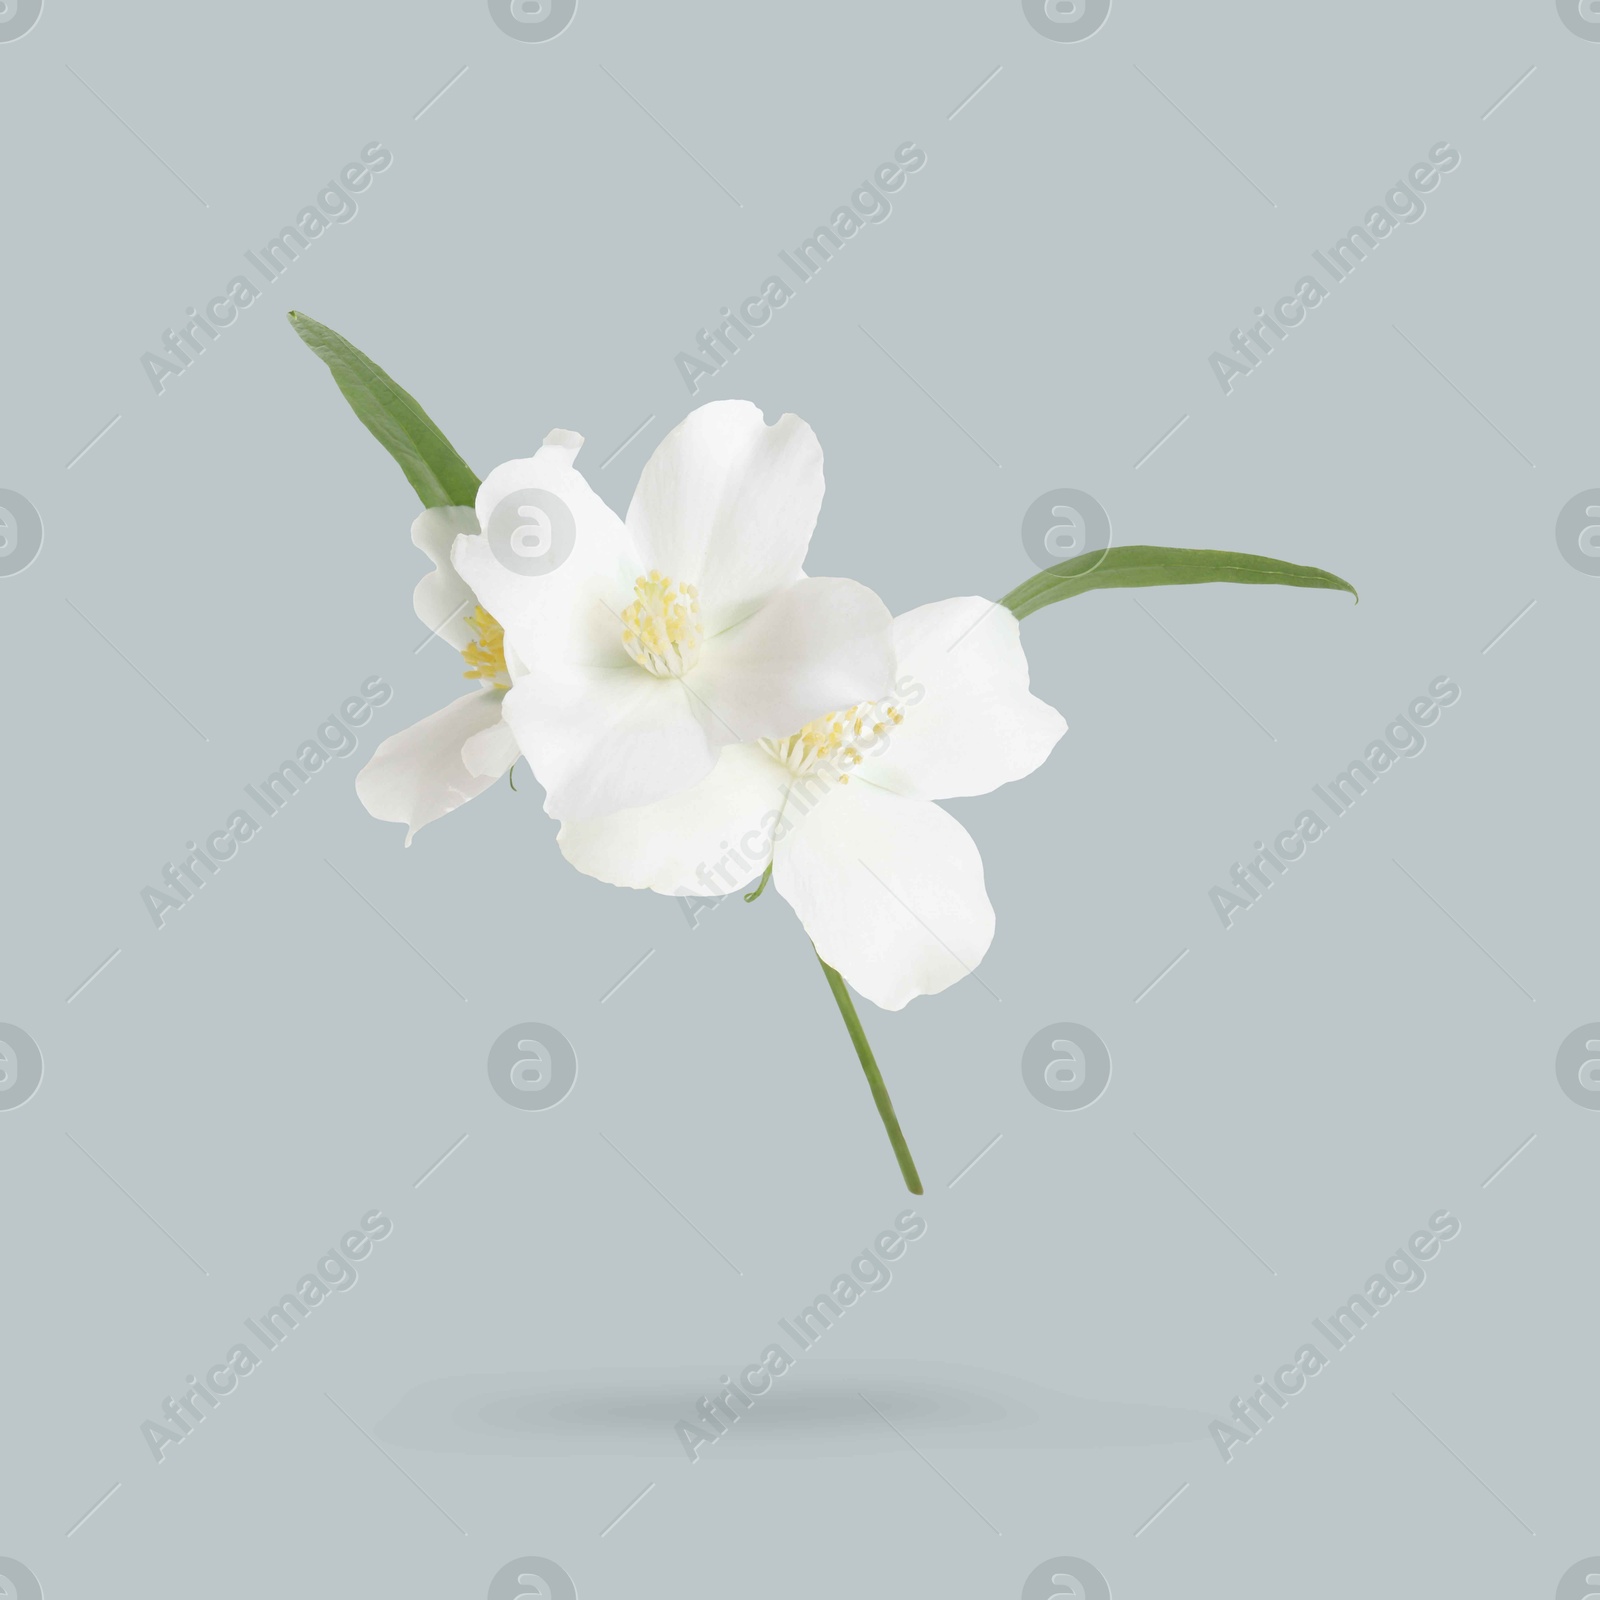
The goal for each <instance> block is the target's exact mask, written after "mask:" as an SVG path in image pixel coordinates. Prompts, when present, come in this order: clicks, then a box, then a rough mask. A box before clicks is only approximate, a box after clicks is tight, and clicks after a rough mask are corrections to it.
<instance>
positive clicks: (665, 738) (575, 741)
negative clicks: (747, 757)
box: [504, 656, 716, 820]
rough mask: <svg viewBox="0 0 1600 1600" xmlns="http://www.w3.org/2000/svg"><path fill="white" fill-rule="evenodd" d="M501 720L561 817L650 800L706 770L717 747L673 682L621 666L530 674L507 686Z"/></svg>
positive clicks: (549, 809) (686, 696)
mask: <svg viewBox="0 0 1600 1600" xmlns="http://www.w3.org/2000/svg"><path fill="white" fill-rule="evenodd" d="M504 714H505V719H506V722H507V724H508V726H509V727H510V728H511V731H512V732H513V733H514V734H515V735H516V740H517V744H518V746H519V747H520V748H521V750H522V753H523V755H525V756H526V757H527V758H528V765H529V766H530V767H532V768H533V775H534V777H535V778H537V779H538V780H539V782H540V783H541V784H543V785H544V790H545V806H544V808H545V810H546V811H547V812H548V813H549V814H550V815H551V816H552V817H560V818H562V819H563V820H568V819H572V818H579V817H601V816H606V815H608V814H609V813H611V812H613V811H624V810H626V809H627V808H628V807H630V806H644V805H650V804H652V803H653V802H655V801H657V800H661V799H664V798H665V797H666V796H667V795H670V794H675V793H677V791H678V790H680V789H687V788H690V787H691V786H692V785H694V784H696V783H698V782H699V781H700V780H701V779H702V778H703V777H705V775H706V774H707V773H708V772H710V770H711V768H712V767H713V765H715V762H716V751H715V748H714V746H713V743H712V741H711V739H710V738H709V737H708V735H707V733H706V730H705V728H704V727H703V726H702V723H701V712H700V710H699V708H698V707H697V706H696V704H695V702H694V700H693V699H692V698H691V697H690V695H689V694H688V693H687V692H686V691H685V689H684V686H683V682H682V680H681V679H678V678H657V677H654V676H652V675H651V674H650V673H648V672H646V671H645V670H644V669H643V668H642V667H638V666H635V665H634V663H633V662H632V661H629V660H628V659H627V657H625V656H624V657H623V664H622V666H621V667H616V668H606V667H598V668H597V667H583V666H579V667H575V668H568V669H566V670H563V671H561V672H555V671H550V672H541V671H537V670H536V671H535V672H534V673H533V674H532V675H531V676H529V677H526V678H521V679H519V680H518V681H517V683H516V684H515V685H513V687H512V689H511V692H510V693H509V694H508V695H507V696H506V698H505V706H504Z"/></svg>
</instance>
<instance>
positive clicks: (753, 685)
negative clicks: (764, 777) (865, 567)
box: [688, 578, 894, 740]
mask: <svg viewBox="0 0 1600 1600" xmlns="http://www.w3.org/2000/svg"><path fill="white" fill-rule="evenodd" d="M890 628H891V622H890V617H889V611H888V608H887V607H886V606H885V605H884V603H883V602H882V601H881V600H880V599H879V598H878V597H877V595H875V594H874V593H873V592H872V590H870V589H869V588H867V587H866V586H865V585H864V584H860V583H856V582H854V581H853V580H852V579H850V578H802V579H801V580H800V581H799V582H798V583H796V584H794V585H792V586H791V587H790V588H787V589H785V590H784V591H783V592H782V593H781V594H780V595H778V596H777V597H776V598H775V599H773V600H772V601H770V602H769V603H768V604H767V605H764V606H763V607H762V608H761V609H760V610H759V611H758V612H756V614H755V615H754V616H753V617H750V618H748V619H747V620H746V621H744V622H741V623H740V624H739V625H738V627H736V628H730V629H729V630H728V632H726V633H724V634H720V635H719V636H718V637H716V638H715V639H707V640H706V642H705V645H704V647H703V650H702V654H701V657H700V662H699V665H698V666H697V667H696V668H695V669H694V671H693V672H692V673H690V674H689V679H688V682H689V687H690V689H691V690H692V691H693V692H694V693H695V694H696V695H698V696H699V697H700V698H701V699H702V700H703V701H704V702H705V704H706V706H707V707H709V709H710V712H711V718H712V720H711V722H710V724H709V725H710V727H711V728H712V730H713V736H714V737H715V736H719V735H720V736H722V737H727V738H734V737H737V738H739V739H742V740H750V739H775V738H787V737H788V736H789V735H790V734H791V733H798V732H799V731H800V728H801V727H802V725H803V724H805V723H807V722H810V721H811V719H812V718H813V717H820V716H823V715H825V714H826V713H828V712H830V711H841V710H843V709H844V708H845V707H846V706H853V705H855V704H856V703H857V701H860V700H878V699H882V698H883V697H884V696H885V695H887V694H888V693H889V691H890V689H891V687H892V685H893V680H894V650H893V647H892V645H891V642H890Z"/></svg>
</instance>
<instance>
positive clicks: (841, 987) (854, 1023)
mask: <svg viewBox="0 0 1600 1600" xmlns="http://www.w3.org/2000/svg"><path fill="white" fill-rule="evenodd" d="M817 963H818V965H819V966H821V968H822V972H823V976H824V977H826V978H827V980H828V987H829V988H830V989H831V990H832V991H833V998H834V1000H835V1001H837V1002H838V1006H839V1014H840V1016H842V1017H843V1018H844V1025H845V1029H846V1031H847V1032H848V1033H849V1035H850V1042H851V1044H853V1045H854V1046H855V1047H856V1054H857V1055H858V1056H859V1057H860V1058H861V1070H862V1071H863V1072H864V1073H866V1075H867V1085H868V1087H869V1088H870V1089H871V1090H872V1101H873V1104H874V1105H876V1106H877V1108H878V1115H879V1116H880V1117H882V1118H883V1126H884V1129H885V1131H886V1132H887V1133H888V1135H889V1143H890V1144H892V1145H893V1146H894V1157H895V1160H896V1161H898V1162H899V1163H900V1173H901V1176H902V1177H904V1178H905V1180H906V1188H908V1189H909V1190H910V1191H911V1192H912V1194H921V1193H922V1179H921V1178H920V1177H919V1176H918V1175H917V1164H916V1162H915V1161H913V1160H912V1158H911V1147H910V1146H909V1145H908V1144H907V1143H906V1136H905V1134H903V1133H902V1132H901V1131H900V1119H899V1118H898V1117H897V1116H896V1115H895V1114H894V1102H893V1101H892V1100H891V1099H890V1098H889V1090H888V1088H887V1087H886V1086H885V1084H884V1081H883V1074H882V1073H881V1072H879V1071H878V1063H877V1061H876V1060H875V1059H874V1058H873V1054H872V1046H871V1045H870V1044H868V1043H867V1035H866V1030H865V1029H864V1028H863V1027H862V1026H861V1018H860V1017H858V1016H857V1015H856V1006H855V1001H853V1000H852V999H851V998H850V991H849V990H848V989H847V988H846V987H845V982H844V979H843V978H841V977H840V976H839V974H838V973H837V972H835V971H834V970H833V968H832V967H830V966H829V965H828V963H827V962H826V961H824V960H823V959H822V957H821V956H820V955H819V956H818V957H817Z"/></svg>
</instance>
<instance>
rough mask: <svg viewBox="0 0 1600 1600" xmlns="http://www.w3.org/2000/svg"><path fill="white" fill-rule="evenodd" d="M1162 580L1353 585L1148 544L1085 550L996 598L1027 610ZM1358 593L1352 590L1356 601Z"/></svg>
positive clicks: (1275, 565) (1268, 564) (1284, 566)
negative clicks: (1099, 590) (1004, 595)
mask: <svg viewBox="0 0 1600 1600" xmlns="http://www.w3.org/2000/svg"><path fill="white" fill-rule="evenodd" d="M1168 583H1281V584H1288V585H1289V586H1290V587H1292V588H1296V589H1343V590H1344V591H1345V592H1346V593H1347V594H1352V595H1355V593H1356V591H1355V589H1354V587H1353V586H1352V585H1350V584H1348V583H1346V582H1345V581H1344V579H1343V578H1339V577H1335V576H1334V574H1333V573H1331V572H1324V571H1323V570H1322V568H1321V567H1297V566H1296V565H1295V564H1294V563H1293V562H1292V561H1279V560H1277V559H1276V558H1275V557H1273V556H1247V555H1239V554H1236V553H1235V552H1233V551H1231V550H1167V549H1164V548H1163V547H1162V546H1160V545H1154V544H1131V545H1127V546H1125V547H1123V548H1121V549H1112V550H1091V551H1089V553H1088V554H1087V555H1081V556H1074V557H1073V558H1072V560H1070V561H1063V562H1060V563H1059V564H1058V565H1056V566H1053V567H1047V568H1046V569H1045V570H1044V571H1043V572H1041V573H1039V574H1038V575H1037V576H1035V577H1032V578H1029V579H1027V580H1026V582H1023V583H1019V584H1018V585H1017V586H1016V588H1015V589H1013V590H1012V591H1011V593H1010V594H1008V595H1007V596H1006V597H1005V599H1004V600H1002V601H1001V602H1000V604H1001V605H1003V606H1009V607H1010V608H1011V610H1012V611H1013V612H1015V613H1016V615H1017V616H1018V617H1026V616H1030V615H1031V614H1032V613H1033V612H1035V611H1038V610H1039V609H1040V608H1041V607H1043V606H1048V605H1054V604H1055V602H1056V601H1057V600H1070V599H1071V598H1072V597H1073V596H1074V595H1077V594H1086V593H1087V592H1088V591H1089V590H1090V589H1150V588H1155V587H1157V586H1159V585H1161V584H1168ZM1360 599H1361V597H1360V596H1359V595H1356V600H1357V603H1358V604H1359V602H1360Z"/></svg>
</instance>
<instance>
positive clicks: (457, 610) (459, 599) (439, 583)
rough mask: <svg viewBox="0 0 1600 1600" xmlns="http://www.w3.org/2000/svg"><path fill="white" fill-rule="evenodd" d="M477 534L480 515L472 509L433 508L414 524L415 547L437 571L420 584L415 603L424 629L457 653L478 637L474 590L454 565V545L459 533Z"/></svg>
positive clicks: (412, 599) (412, 531) (414, 599)
mask: <svg viewBox="0 0 1600 1600" xmlns="http://www.w3.org/2000/svg"><path fill="white" fill-rule="evenodd" d="M477 531H478V514H477V512H475V511H474V510H473V509H472V507H471V506H430V507H429V508H428V509H427V510H426V511H424V512H423V513H422V515H421V516H420V517H418V518H417V520H416V521H415V522H413V523H412V524H411V542H412V544H414V545H415V546H416V547H417V549H419V550H420V551H422V553H423V554H424V555H425V556H427V557H428V559H429V560H430V561H432V562H433V565H434V568H435V570H434V571H432V572H430V573H429V574H428V575H427V576H426V577H425V578H424V579H423V580H422V581H421V582H420V583H419V584H418V585H417V587H416V590H415V591H414V592H413V594H412V596H411V603H412V605H413V606H415V607H416V612H417V616H418V618H419V619H420V620H421V622H422V625H423V627H425V628H426V629H427V630H428V631H429V632H430V633H436V634H438V635H439V637H440V638H441V639H443V640H444V641H445V642H446V643H447V644H451V645H454V646H455V648H456V649H457V650H459V649H460V648H461V647H462V645H464V644H469V643H470V642H471V641H472V640H473V638H475V637H476V635H475V634H474V633H473V631H472V624H471V623H469V622H468V621H467V613H468V612H469V611H470V610H471V609H472V590H471V589H470V588H469V587H468V585H467V583H466V582H465V580H464V579H463V578H462V577H461V576H460V574H459V573H458V572H457V571H456V569H455V568H454V567H453V566H452V565H451V564H450V546H451V545H453V544H454V543H455V541H456V536H457V535H458V534H462V533H476V532H477Z"/></svg>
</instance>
